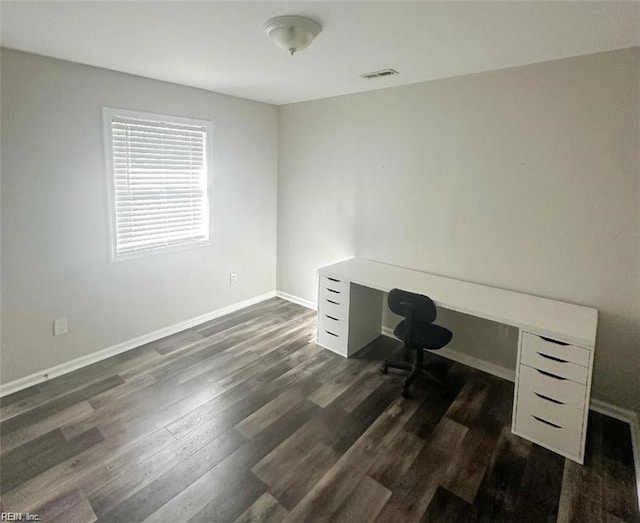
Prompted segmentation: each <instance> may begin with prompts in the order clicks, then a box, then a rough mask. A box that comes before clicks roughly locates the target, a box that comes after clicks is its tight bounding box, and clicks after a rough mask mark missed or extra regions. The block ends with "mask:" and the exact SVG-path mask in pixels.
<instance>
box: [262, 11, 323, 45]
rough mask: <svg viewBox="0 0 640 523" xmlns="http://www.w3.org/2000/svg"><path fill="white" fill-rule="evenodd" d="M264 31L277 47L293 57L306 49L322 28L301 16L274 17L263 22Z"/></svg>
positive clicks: (313, 21)
mask: <svg viewBox="0 0 640 523" xmlns="http://www.w3.org/2000/svg"><path fill="white" fill-rule="evenodd" d="M264 29H265V31H266V32H267V34H268V35H269V37H270V38H271V40H273V42H274V43H275V44H276V45H277V46H278V47H280V48H281V49H286V50H287V51H289V52H290V53H291V54H292V55H293V53H295V52H296V51H302V50H303V49H304V48H306V47H307V46H308V45H309V44H310V43H311V42H312V41H313V39H314V38H315V37H316V36H318V34H319V33H320V29H322V26H321V25H320V24H319V23H318V22H316V21H315V20H311V18H304V17H302V16H276V17H275V18H270V19H269V20H267V21H266V22H265V24H264Z"/></svg>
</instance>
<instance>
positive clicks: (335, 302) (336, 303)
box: [327, 300, 340, 305]
mask: <svg viewBox="0 0 640 523" xmlns="http://www.w3.org/2000/svg"><path fill="white" fill-rule="evenodd" d="M327 301H328V302H329V303H333V304H334V305H340V304H339V303H338V302H337V301H333V300H327Z"/></svg>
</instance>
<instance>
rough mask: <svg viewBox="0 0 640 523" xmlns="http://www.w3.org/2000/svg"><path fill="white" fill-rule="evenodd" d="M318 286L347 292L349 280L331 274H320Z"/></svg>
mask: <svg viewBox="0 0 640 523" xmlns="http://www.w3.org/2000/svg"><path fill="white" fill-rule="evenodd" d="M320 287H324V288H325V289H332V290H334V291H338V292H349V282H348V281H344V280H339V279H337V278H334V277H333V276H320Z"/></svg>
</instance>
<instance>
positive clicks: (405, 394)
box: [402, 389, 411, 400]
mask: <svg viewBox="0 0 640 523" xmlns="http://www.w3.org/2000/svg"><path fill="white" fill-rule="evenodd" d="M402 397H403V398H404V399H407V400H410V399H411V393H410V392H409V389H402Z"/></svg>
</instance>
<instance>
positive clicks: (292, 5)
mask: <svg viewBox="0 0 640 523" xmlns="http://www.w3.org/2000/svg"><path fill="white" fill-rule="evenodd" d="M1 7H2V11H1V17H2V38H1V42H2V45H3V46H4V47H9V48H13V49H20V50H23V51H29V52H32V53H37V54H42V55H47V56H53V57H56V58H62V59H65V60H71V61H74V62H80V63H83V64H90V65H94V66H98V67H105V68H107V69H114V70H117V71H124V72H127V73H133V74H137V75H142V76H147V77H150V78H157V79H159V80H166V81H170V82H175V83H179V84H184V85H190V86H194V87H201V88H203V89H208V90H211V91H216V92H220V93H225V94H230V95H234V96H240V97H243V98H249V99H252V100H259V101H262V102H268V103H272V104H277V105H280V104H286V103H291V102H299V101H304V100H312V99H316V98H324V97H328V96H335V95H341V94H346V93H354V92H359V91H367V90H371V89H380V88H383V87H390V86H394V85H404V84H411V83H415V82H422V81H427V80H433V79H437V78H445V77H450V76H457V75H462V74H468V73H475V72H480V71H487V70H492V69H500V68H504V67H510V66H514V65H522V64H527V63H534V62H542V61H546V60H553V59H556V58H565V57H569V56H576V55H581V54H589V53H594V52H599V51H606V50H611V49H620V48H626V47H635V46H640V2H639V1H634V2H620V1H615V0H614V1H608V2H575V1H574V2H558V1H555V2H521V1H512V2H482V1H473V2H452V1H446V2H364V1H360V2H354V1H352V2H327V1H323V2H304V1H299V2H269V1H262V2H238V1H236V2H211V1H210V2H190V1H183V2H162V1H139V2H113V1H101V2H100V1H98V2H96V1H82V2H80V1H75V2H52V1H40V2H25V1H15V2H5V1H3V2H2V6H1ZM284 14H298V15H305V16H309V17H312V18H314V19H316V20H318V21H319V22H320V23H321V24H322V25H323V30H322V32H321V33H320V35H319V36H318V38H317V39H316V40H315V41H314V42H313V43H312V44H311V45H310V46H309V47H308V48H307V49H306V50H304V51H302V52H300V53H299V54H296V55H295V56H293V57H292V56H289V55H288V54H287V53H286V52H284V51H282V50H280V49H278V48H276V47H275V45H273V44H272V42H271V41H270V40H269V39H268V37H267V36H266V34H265V32H264V31H263V28H262V26H263V23H264V22H265V21H266V20H267V19H268V18H270V17H272V16H277V15H284ZM387 67H391V68H394V69H396V70H398V71H399V72H400V75H398V76H395V77H388V78H380V79H375V80H364V79H362V78H360V77H359V75H361V74H363V73H366V72H370V71H376V70H379V69H384V68H387Z"/></svg>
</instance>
